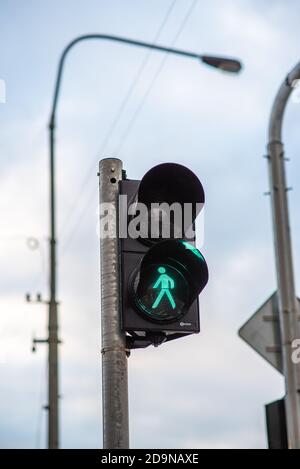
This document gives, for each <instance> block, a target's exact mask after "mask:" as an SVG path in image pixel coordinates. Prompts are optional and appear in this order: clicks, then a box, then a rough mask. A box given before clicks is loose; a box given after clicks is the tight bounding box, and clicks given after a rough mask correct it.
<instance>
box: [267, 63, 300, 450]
mask: <svg viewBox="0 0 300 469" xmlns="http://www.w3.org/2000/svg"><path fill="white" fill-rule="evenodd" d="M299 78H300V63H299V64H298V65H296V67H294V68H293V70H292V71H291V72H290V73H289V75H288V76H287V77H286V79H285V80H284V82H283V83H282V85H281V87H280V88H279V91H278V93H277V96H276V98H275V101H274V104H273V108H272V112H271V117H270V123H269V143H268V160H269V176H270V188H271V195H272V214H273V230H274V241H275V254H276V267H277V283H278V293H279V318H280V329H281V341H282V358H283V371H284V377H285V387H286V396H285V407H286V419H287V430H288V445H289V448H292V449H300V368H299V365H296V364H294V363H293V362H292V351H293V350H292V342H293V340H294V339H299V338H300V328H299V308H298V301H297V298H296V293H295V284H294V272H293V262H292V248H291V236H290V225H289V212H288V200H287V186H286V177H285V164H284V150H283V144H282V141H281V131H282V121H283V116H284V111H285V107H286V104H287V101H288V98H289V96H290V94H291V92H292V89H293V88H292V84H293V81H294V80H296V79H299Z"/></svg>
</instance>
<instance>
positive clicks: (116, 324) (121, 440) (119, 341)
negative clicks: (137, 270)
mask: <svg viewBox="0 0 300 469" xmlns="http://www.w3.org/2000/svg"><path fill="white" fill-rule="evenodd" d="M121 179H122V161H120V160H118V159H115V158H108V159H103V160H102V161H100V164H99V191H100V192H99V193H100V204H103V203H105V204H110V209H109V213H110V216H111V217H110V229H113V230H114V231H115V237H114V238H113V237H111V236H110V237H108V236H107V237H103V236H100V265H101V336H102V350H101V352H102V408H103V447H104V448H115V449H122V448H129V424H128V382H127V381H128V378H127V351H126V337H125V334H124V333H122V332H121V327H120V311H119V309H120V303H121V298H120V288H119V285H120V278H119V273H120V265H119V262H120V260H119V247H118V243H119V237H118V233H117V229H118V222H117V217H118V193H119V192H118V183H119V181H120V180H121ZM100 223H101V220H100Z"/></svg>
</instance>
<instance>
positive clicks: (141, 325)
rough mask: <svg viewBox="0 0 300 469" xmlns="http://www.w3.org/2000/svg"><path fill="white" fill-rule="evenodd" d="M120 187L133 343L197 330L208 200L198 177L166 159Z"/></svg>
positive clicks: (125, 308) (125, 303)
mask: <svg viewBox="0 0 300 469" xmlns="http://www.w3.org/2000/svg"><path fill="white" fill-rule="evenodd" d="M119 192H120V196H122V197H120V201H121V202H120V204H119V224H120V225H121V230H119V232H121V233H123V236H120V251H121V253H120V254H121V288H122V313H121V324H122V329H123V331H125V332H126V333H127V336H128V344H129V346H130V347H131V348H137V347H145V346H147V345H150V344H154V345H159V344H160V343H162V342H165V341H167V340H172V339H175V338H179V337H182V336H185V335H187V334H192V333H197V332H199V331H200V324H199V306H198V295H199V294H200V292H201V291H202V290H203V288H204V287H205V285H206V283H207V280H208V269H207V265H206V262H205V259H204V257H203V255H202V254H201V253H200V251H199V250H198V249H197V248H196V247H195V230H194V227H195V225H194V221H195V218H196V217H197V215H198V214H199V213H200V211H201V209H202V207H203V204H204V191H203V188H202V185H201V183H200V181H199V179H198V178H197V177H196V175H195V174H194V173H192V171H190V170H189V169H187V168H186V167H184V166H181V165H178V164H173V163H165V164H161V165H158V166H155V167H154V168H152V169H151V170H150V171H148V173H146V175H145V176H144V177H143V179H142V180H141V181H132V180H128V179H124V180H123V181H121V183H120V191H119ZM124 196H126V200H125V201H124V199H123V197H124ZM124 226H125V228H126V230H124ZM125 231H126V236H125V235H124V232H125Z"/></svg>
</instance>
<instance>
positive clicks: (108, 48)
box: [0, 0, 300, 448]
mask: <svg viewBox="0 0 300 469" xmlns="http://www.w3.org/2000/svg"><path fill="white" fill-rule="evenodd" d="M299 15H300V4H299V2H297V1H295V0H289V1H284V0H273V1H266V0H265V1H261V0H260V1H258V0H256V1H255V0H240V1H237V0H235V1H234V0H227V1H226V2H224V1H222V0H210V1H204V0H198V1H193V0H177V1H174V0H152V1H151V2H150V1H146V0H140V1H138V0H122V1H121V0H111V1H108V0H85V1H83V0H63V1H61V0H60V1H59V0H51V1H50V0H44V1H43V2H41V1H38V0H27V1H26V2H24V1H22V0H2V1H1V9H0V79H2V80H5V83H6V103H5V104H4V103H2V104H0V128H1V134H0V135H1V137H0V142H1V158H0V217H1V230H0V279H1V280H0V312H1V315H0V383H1V384H0V393H1V394H0V396H1V399H0V447H2V448H23V447H24V448H37V447H42V448H43V447H45V441H46V431H45V428H46V414H45V411H42V410H41V407H42V405H45V404H46V402H47V395H46V380H45V378H46V350H45V347H44V346H43V345H41V346H39V347H38V350H37V353H36V354H35V355H33V354H32V353H31V339H32V336H33V334H35V335H36V336H37V337H39V338H44V337H45V336H46V332H47V331H46V320H47V309H46V306H43V305H41V306H37V305H27V304H26V303H25V301H24V294H25V292H27V291H29V292H31V293H32V294H35V293H36V292H37V291H41V292H42V294H43V296H44V299H47V295H48V290H47V278H48V277H47V276H48V269H47V267H48V266H47V264H48V262H47V260H48V258H47V255H48V251H47V249H48V244H47V237H48V146H47V144H48V135H47V122H48V118H49V113H50V107H51V99H52V95H53V89H54V81H55V74H56V70H57V63H58V59H59V56H60V54H61V51H62V49H63V48H64V47H65V46H66V44H67V43H68V42H69V41H70V40H72V39H73V38H74V37H76V36H78V35H81V34H86V33H107V34H115V35H121V36H126V37H130V38H134V39H141V40H145V41H149V42H152V41H156V42H157V43H161V44H165V45H167V46H169V45H173V46H176V47H180V48H185V49H188V50H191V51H197V52H199V53H213V54H220V55H228V56H234V57H237V58H240V59H241V60H242V62H243V64H244V70H243V72H242V73H241V74H240V75H239V76H230V75H226V74H224V73H220V72H218V71H217V70H214V69H210V68H209V67H205V66H204V65H202V64H199V63H197V61H193V60H186V59H182V58H178V57H167V58H166V56H164V55H163V54H160V53H155V52H152V53H150V54H149V53H147V51H145V50H142V49H136V48H132V47H128V46H124V45H118V44H113V43H108V42H101V43H100V41H93V42H91V41H90V42H86V43H84V44H81V45H79V46H77V48H75V49H74V50H73V51H72V52H71V53H70V55H69V57H68V60H67V62H66V69H65V75H64V77H63V85H62V91H61V96H60V98H61V99H60V102H59V106H58V130H57V194H58V203H57V209H58V238H59V263H58V275H59V300H60V302H61V304H60V307H59V315H60V335H61V338H62V340H63V342H64V343H63V345H62V346H61V349H60V357H61V362H60V378H61V379H60V390H61V444H62V446H63V447H65V448H78V447H79V448H95V447H100V446H101V441H102V434H101V368H100V365H101V362H100V360H101V358H100V307H99V304H100V294H99V242H98V239H97V231H96V224H97V200H98V199H97V198H98V187H97V184H98V181H97V177H96V173H97V165H98V161H99V160H100V159H101V158H102V157H108V156H114V157H119V158H120V159H122V160H123V162H124V167H125V169H126V170H127V175H128V177H129V178H132V179H139V178H140V177H141V176H142V175H143V174H144V173H145V172H146V171H147V170H148V169H149V168H151V167H152V166H153V165H154V164H157V163H160V162H168V161H174V162H178V163H182V164H185V165H187V166H188V167H190V168H191V169H192V170H193V171H194V172H195V173H196V174H197V175H198V177H199V178H200V179H201V181H202V183H203V186H204V188H205V193H206V208H205V239H204V245H203V246H202V250H203V253H204V255H205V257H206V259H207V262H208V265H209V270H210V281H209V284H208V286H207V287H206V289H205V291H204V292H203V293H202V294H201V301H200V305H201V328H202V330H201V333H200V334H199V335H196V336H193V337H190V338H186V339H182V340H179V341H175V342H174V343H170V344H165V345H163V346H161V347H160V348H157V349H154V348H149V349H147V350H140V351H134V352H133V353H132V355H131V357H130V359H129V393H130V433H131V446H132V447H145V448H159V447H169V448H192V447H194V448H264V447H266V434H265V421H264V404H266V403H268V402H271V401H272V400H276V399H278V398H280V397H282V395H283V391H284V390H283V380H282V378H281V376H280V375H279V373H278V372H277V371H276V370H274V369H273V368H272V367H271V366H270V365H268V364H267V362H265V361H264V360H263V359H262V358H260V357H259V356H258V355H257V354H255V352H254V351H252V350H251V349H250V348H249V347H248V346H247V345H246V344H244V343H243V342H242V341H241V340H240V339H239V338H238V336H237V330H238V329H239V327H240V326H241V325H242V324H243V323H244V322H245V321H246V320H247V319H248V318H249V317H250V315H252V314H253V313H254V312H255V310H256V309H257V308H258V307H259V306H260V305H261V304H262V303H263V302H264V301H265V300H266V298H267V297H268V296H269V295H270V294H271V293H272V292H273V291H274V290H275V288H276V275H275V266H274V254H273V237H272V226H271V212H270V199H269V197H267V196H263V193H264V192H266V191H268V175H267V166H266V161H265V160H264V159H263V158H262V156H263V155H264V153H265V145H266V134H267V126H268V118H269V112H270V107H271V105H272V101H273V99H274V96H275V93H276V91H277V89H278V87H279V85H280V83H281V82H282V80H283V79H284V76H285V75H286V73H287V72H288V71H289V70H290V69H291V68H292V67H293V66H294V65H295V64H296V63H297V61H298V60H299ZM141 70H142V71H141ZM137 77H138V78H137ZM132 83H135V86H134V88H133V90H132V87H131V85H132ZM130 89H131V90H132V92H131V94H130V97H129V99H127V102H126V105H125V106H124V105H123V106H122V103H124V99H125V97H126V96H128V91H129V90H130ZM299 106H300V105H299V104H296V103H293V102H292V101H291V102H290V104H289V108H288V112H287V114H286V120H285V125H284V134H283V135H284V142H285V146H286V151H287V156H289V157H290V158H291V162H290V163H288V168H287V171H288V182H289V186H292V187H293V189H294V190H293V191H292V192H291V193H290V209H291V210H290V215H291V227H292V234H293V248H294V264H295V273H296V276H297V277H296V285H297V289H298V291H299V280H298V279H300V271H299V267H300V249H299V248H300V221H299V220H300V217H299V216H298V214H299V200H300V186H299V184H298V179H299V178H298V177H297V175H298V174H299V171H300V160H299V158H298V161H297V156H298V155H297V149H298V148H299V144H298V146H297V141H296V136H297V135H298V136H299V110H300V107H299ZM121 107H122V113H121V114H120V109H121ZM117 116H118V120H117V121H116V118H117ZM28 237H35V238H38V240H39V249H37V250H30V249H29V248H28V245H27V243H26V239H27V238H28Z"/></svg>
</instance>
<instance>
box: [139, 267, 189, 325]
mask: <svg viewBox="0 0 300 469" xmlns="http://www.w3.org/2000/svg"><path fill="white" fill-rule="evenodd" d="M133 290H134V300H135V304H136V306H137V307H138V309H139V311H140V312H142V313H143V314H145V315H146V316H147V317H148V318H149V319H152V320H154V321H170V322H171V321H176V320H178V319H179V318H180V317H181V316H182V315H183V314H184V312H185V305H186V303H187V300H188V297H189V285H188V283H187V281H186V279H185V277H184V276H183V275H182V273H181V272H179V271H178V270H177V269H175V268H174V267H172V266H170V265H167V264H152V265H151V266H149V267H148V268H147V270H146V272H144V274H143V282H139V276H138V275H137V276H136V278H135V281H134V285H133Z"/></svg>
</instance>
